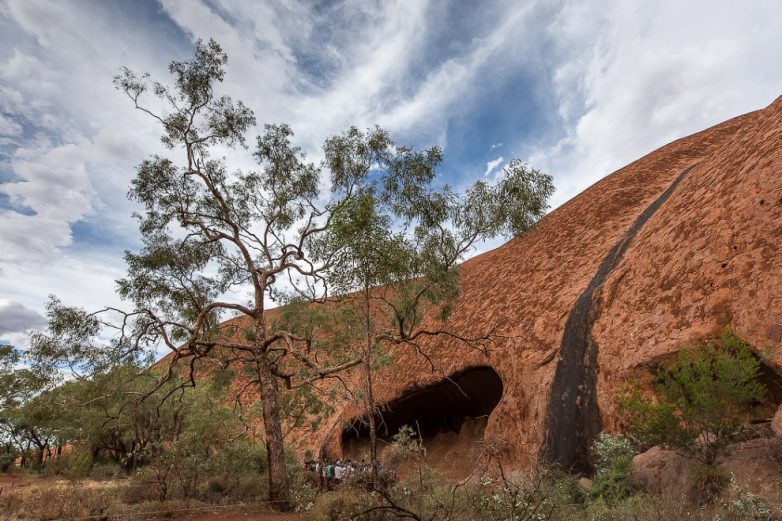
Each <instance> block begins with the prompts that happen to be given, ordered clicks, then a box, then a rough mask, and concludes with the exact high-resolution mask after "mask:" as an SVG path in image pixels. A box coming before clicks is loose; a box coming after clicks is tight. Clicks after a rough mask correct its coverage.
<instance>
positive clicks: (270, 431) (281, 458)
mask: <svg viewBox="0 0 782 521" xmlns="http://www.w3.org/2000/svg"><path fill="white" fill-rule="evenodd" d="M264 329H265V328H264V324H263V319H261V320H260V321H259V324H258V325H257V326H256V345H259V346H260V345H262V344H263V340H264V338H265V334H264V333H265V331H264ZM256 357H257V358H256V365H257V370H258V379H259V380H260V383H261V399H262V400H263V426H264V430H265V431H266V458H267V461H268V467H269V500H270V501H272V506H273V507H274V508H276V509H278V510H286V511H287V510H291V509H292V505H291V501H290V491H289V490H288V471H287V469H286V467H285V444H284V441H283V436H282V425H281V421H280V401H279V389H278V387H277V378H276V377H275V376H274V374H272V368H271V364H270V363H269V358H268V356H267V355H266V353H265V352H264V351H263V350H262V348H261V347H259V348H258V352H257V354H256Z"/></svg>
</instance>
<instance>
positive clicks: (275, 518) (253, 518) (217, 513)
mask: <svg viewBox="0 0 782 521" xmlns="http://www.w3.org/2000/svg"><path fill="white" fill-rule="evenodd" d="M167 519H169V520H170V519H172V518H170V517H169V518H167ZM173 519H176V521H217V520H218V519H219V520H220V521H302V520H303V519H304V518H303V517H301V516H300V515H299V514H280V513H277V512H249V511H241V512H230V511H228V512H226V511H225V510H221V509H215V510H207V511H204V512H198V513H195V514H187V515H184V516H182V517H175V518H173Z"/></svg>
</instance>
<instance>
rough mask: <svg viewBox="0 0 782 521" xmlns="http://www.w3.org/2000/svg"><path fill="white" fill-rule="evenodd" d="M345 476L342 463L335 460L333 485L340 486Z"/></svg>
mask: <svg viewBox="0 0 782 521" xmlns="http://www.w3.org/2000/svg"><path fill="white" fill-rule="evenodd" d="M344 475H345V467H344V466H343V464H342V462H341V461H340V460H337V463H336V464H335V465H334V483H336V484H340V483H342V478H343V477H344Z"/></svg>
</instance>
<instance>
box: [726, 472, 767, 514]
mask: <svg viewBox="0 0 782 521" xmlns="http://www.w3.org/2000/svg"><path fill="white" fill-rule="evenodd" d="M723 507H724V509H723V510H724V513H723V514H722V515H720V517H719V519H720V521H765V520H767V519H776V518H775V517H772V516H774V512H773V508H772V506H771V504H770V503H769V502H768V501H766V500H765V499H764V498H762V497H760V496H756V495H755V494H753V493H751V492H749V491H747V490H744V489H743V488H742V487H741V486H739V484H738V483H736V480H735V478H733V476H731V480H730V496H729V498H728V499H727V500H725V501H723Z"/></svg>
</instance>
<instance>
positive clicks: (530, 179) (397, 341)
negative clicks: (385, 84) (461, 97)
mask: <svg viewBox="0 0 782 521" xmlns="http://www.w3.org/2000/svg"><path fill="white" fill-rule="evenodd" d="M387 140H388V138H387V136H384V135H382V134H378V133H377V132H369V133H366V134H365V133H363V132H361V131H359V130H358V129H356V128H351V129H350V130H348V131H347V132H345V133H344V134H342V135H340V136H335V137H333V138H331V139H329V140H328V141H327V142H326V145H325V147H324V150H325V151H326V162H327V164H328V166H329V169H330V170H331V172H332V173H333V176H334V178H335V179H340V178H351V177H354V176H357V175H358V176H360V175H367V173H370V172H372V171H381V172H385V173H386V175H385V176H384V177H383V183H382V184H381V185H379V186H364V187H362V189H361V190H356V191H355V195H354V197H353V199H352V201H350V204H346V205H344V206H343V207H342V208H341V209H340V211H339V212H338V213H336V214H335V215H334V218H333V220H332V225H331V226H330V227H329V229H328V230H326V231H325V233H324V234H323V235H321V236H320V237H319V238H318V239H317V240H316V241H314V244H315V246H316V248H315V252H316V254H317V255H318V256H319V257H321V258H325V257H326V256H328V255H331V252H339V253H338V254H337V255H333V257H332V258H331V262H330V265H329V267H328V268H327V269H326V270H324V277H325V279H326V280H327V281H328V283H329V285H330V286H331V287H332V289H333V290H335V291H336V293H337V294H338V295H339V296H340V298H339V299H338V305H340V306H342V307H343V308H344V309H347V310H349V312H348V315H349V317H351V318H348V319H347V320H343V321H341V323H340V324H339V326H333V327H332V331H336V330H339V331H340V333H341V334H342V335H343V337H344V340H345V341H346V342H347V343H352V344H353V345H356V346H357V347H358V351H359V356H360V357H361V359H362V369H363V378H362V380H363V382H362V384H361V386H360V387H361V388H360V390H358V391H357V392H356V393H355V394H356V395H359V396H360V398H361V401H362V402H363V406H364V409H365V414H364V418H363V420H364V421H366V423H367V426H368V428H369V442H370V443H369V447H370V461H371V463H372V469H373V473H374V475H375V483H377V482H378V477H379V476H377V465H376V464H377V463H378V454H377V425H376V415H377V414H378V413H379V407H378V404H377V403H376V402H375V398H374V395H373V387H372V380H373V372H374V371H375V370H376V369H377V368H378V367H379V366H380V365H381V364H382V363H383V361H385V362H386V363H387V362H388V361H389V359H388V357H387V356H384V351H385V350H386V349H387V348H388V347H390V346H394V345H401V346H408V347H410V348H412V349H414V350H415V351H416V352H418V353H420V354H421V355H422V356H423V357H424V359H425V360H423V361H426V362H427V363H428V364H429V366H430V368H431V369H432V370H433V371H434V370H436V369H437V367H436V365H435V361H434V360H433V359H432V358H431V357H430V356H428V355H427V353H426V351H425V349H424V348H423V346H422V341H424V340H425V339H431V338H432V337H445V338H450V339H455V340H457V341H458V342H460V343H462V344H464V345H466V346H471V347H477V348H479V349H482V350H483V351H484V353H485V347H486V345H487V344H488V342H490V341H491V340H492V338H493V335H494V330H495V328H496V324H481V325H480V326H478V327H475V328H472V330H471V331H464V330H462V331H457V330H455V329H454V328H452V327H449V325H448V323H447V319H448V317H449V315H450V313H451V311H452V308H453V303H454V301H455V300H456V298H457V297H458V296H459V293H460V284H459V270H458V265H459V263H460V262H462V261H463V260H464V258H465V256H466V255H467V254H468V252H469V251H470V250H471V249H472V248H473V247H474V245H475V244H476V243H478V242H480V241H483V240H486V239H490V238H493V237H495V236H497V235H506V236H513V235H520V234H522V233H525V232H526V231H528V230H529V229H530V228H531V227H532V226H533V225H534V224H535V223H536V222H537V220H538V219H540V218H541V217H542V216H543V215H544V214H545V211H546V209H547V208H548V206H547V201H548V198H549V197H550V195H551V194H552V192H553V190H554V188H553V184H552V180H551V177H550V176H549V175H547V174H545V173H543V172H540V171H538V170H535V169H533V168H530V167H528V166H527V165H525V164H524V163H522V162H520V161H518V160H513V161H511V162H510V163H509V164H508V165H507V166H506V167H505V168H504V169H503V172H502V175H501V176H499V178H498V180H497V182H496V183H494V184H490V183H487V182H485V181H477V182H476V183H474V184H473V185H472V186H470V187H468V188H467V189H466V190H464V191H463V192H458V191H456V190H454V189H452V188H451V187H449V186H448V185H436V184H435V183H434V181H435V178H436V171H437V167H438V166H439V164H440V163H441V161H442V160H443V156H442V151H440V150H439V149H438V148H432V149H429V150H427V151H425V152H418V151H416V150H413V149H411V148H407V147H396V146H394V147H393V150H394V153H393V154H391V153H389V150H390V148H391V147H389V144H388V143H387ZM378 143H383V146H378ZM427 315H429V316H430V317H431V318H436V319H439V320H430V321H428V322H425V321H424V317H426V316H427ZM424 324H425V325H424ZM340 326H341V327H340ZM391 434H393V433H391Z"/></svg>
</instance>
